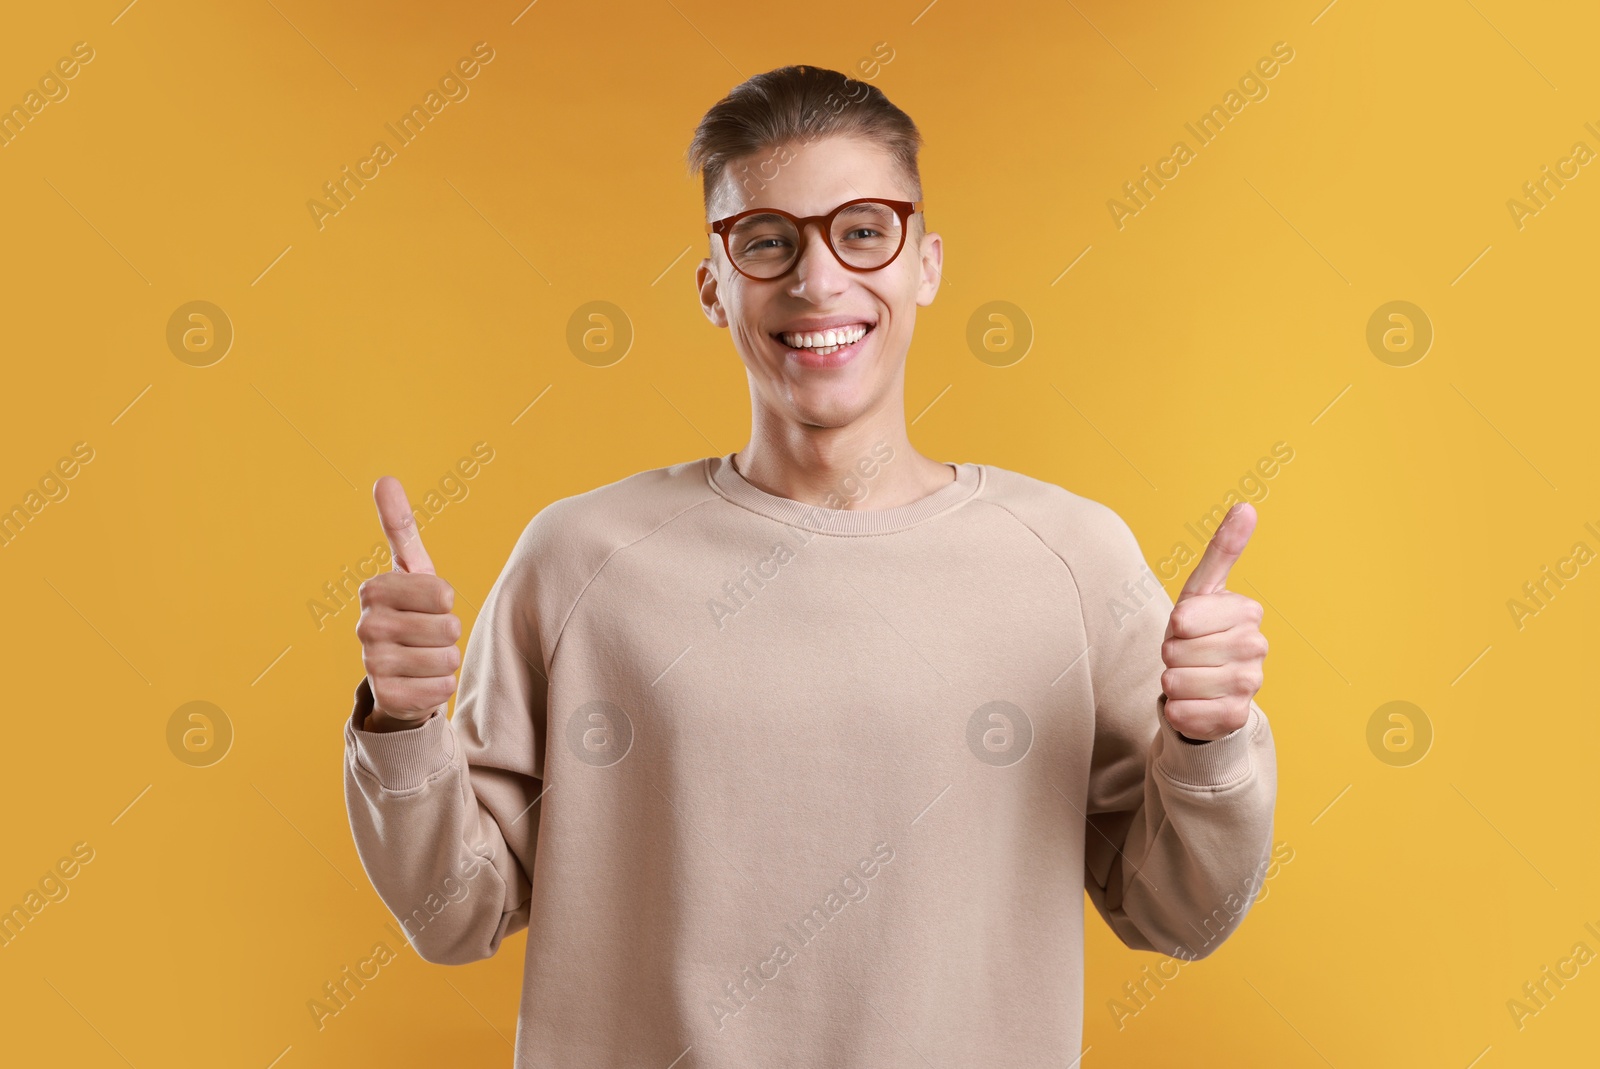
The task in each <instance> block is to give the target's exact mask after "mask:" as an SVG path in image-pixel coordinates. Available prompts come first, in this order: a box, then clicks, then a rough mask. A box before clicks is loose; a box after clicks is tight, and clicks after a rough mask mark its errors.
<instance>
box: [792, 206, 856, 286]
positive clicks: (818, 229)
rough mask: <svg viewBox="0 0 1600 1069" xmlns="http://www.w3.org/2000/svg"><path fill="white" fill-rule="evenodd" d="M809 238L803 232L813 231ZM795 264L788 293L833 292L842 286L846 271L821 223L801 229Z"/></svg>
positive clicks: (811, 224)
mask: <svg viewBox="0 0 1600 1069" xmlns="http://www.w3.org/2000/svg"><path fill="white" fill-rule="evenodd" d="M813 232H814V234H813V236H812V237H811V238H810V239H809V240H808V239H807V237H806V235H807V234H808V233H813ZM796 257H797V258H796V260H795V264H794V274H795V285H793V286H791V287H790V292H792V293H794V294H795V295H796V296H799V295H800V294H802V293H811V294H812V295H816V294H825V293H834V292H837V291H838V290H840V289H842V288H843V286H844V281H845V280H844V277H843V276H845V275H846V274H848V272H847V271H846V270H845V266H844V264H842V263H840V262H839V258H838V257H836V256H835V255H834V254H833V250H832V249H830V248H829V247H828V239H827V236H826V235H824V234H823V232H822V224H821V223H807V224H806V225H805V228H804V229H803V230H802V231H801V232H800V248H799V250H798V251H797V253H796Z"/></svg>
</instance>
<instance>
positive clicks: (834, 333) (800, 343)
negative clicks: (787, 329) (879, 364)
mask: <svg viewBox="0 0 1600 1069" xmlns="http://www.w3.org/2000/svg"><path fill="white" fill-rule="evenodd" d="M867 329H868V328H867V326H866V325H865V324H856V325H855V326H850V327H840V328H836V329H834V330H820V331H811V332H809V333H798V334H796V333H787V334H782V335H780V337H782V338H783V342H784V344H785V345H788V346H789V347H790V348H793V349H821V348H832V347H837V346H843V345H853V344H855V343H856V342H858V341H860V340H861V339H862V338H863V337H864V336H865V335H866V333H867Z"/></svg>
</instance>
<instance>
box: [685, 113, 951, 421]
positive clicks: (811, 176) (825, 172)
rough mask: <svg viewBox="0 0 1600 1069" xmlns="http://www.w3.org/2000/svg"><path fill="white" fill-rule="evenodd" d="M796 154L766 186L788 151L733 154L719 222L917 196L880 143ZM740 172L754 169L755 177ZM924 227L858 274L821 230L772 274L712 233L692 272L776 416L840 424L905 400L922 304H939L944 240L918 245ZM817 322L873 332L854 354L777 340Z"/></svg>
mask: <svg viewBox="0 0 1600 1069" xmlns="http://www.w3.org/2000/svg"><path fill="white" fill-rule="evenodd" d="M787 151H788V154H789V156H790V159H789V162H787V163H785V164H783V165H782V166H781V167H779V168H778V170H777V174H776V175H775V176H774V177H772V178H770V179H767V180H766V181H765V182H764V183H763V181H762V177H761V176H762V175H764V174H765V175H771V174H772V171H773V167H774V165H775V164H774V161H776V160H781V159H783V158H784V157H783V154H782V153H772V154H769V153H762V154H760V155H758V156H752V157H749V158H747V159H744V160H737V161H734V162H733V164H732V165H730V166H729V168H728V170H727V172H726V174H725V177H724V178H723V184H722V189H721V191H720V192H719V194H718V196H717V197H716V199H715V200H714V201H713V203H712V205H711V212H712V214H711V218H713V219H721V218H723V217H725V216H729V215H733V214H735V213H737V212H741V211H745V210H747V209H749V208H781V209H783V210H784V211H787V212H790V213H792V214H794V215H799V216H807V215H823V214H825V213H827V212H830V211H832V210H833V209H834V208H836V207H838V206H839V205H840V204H843V203H844V202H845V201H847V200H854V199H856V198H858V197H882V198H886V199H889V200H911V199H913V198H912V191H911V190H910V189H908V188H906V186H905V184H904V181H903V179H902V177H901V175H900V173H899V171H898V170H897V169H896V167H895V166H894V163H893V161H892V159H891V158H890V156H889V155H888V153H887V152H886V151H885V150H884V149H882V148H880V147H878V146H877V145H875V144H873V143H872V142H869V141H865V140H862V139H860V138H856V137H831V138H824V139H822V140H819V141H815V142H813V143H812V144H810V145H805V146H801V145H790V146H788V147H787ZM763 164H764V165H765V166H763ZM741 176H749V177H748V184H745V183H744V182H743V181H741ZM920 227H921V216H919V215H913V216H911V217H910V218H909V219H908V220H907V224H906V227H905V231H906V240H905V245H904V246H903V247H902V248H901V250H900V253H899V255H898V256H896V257H895V259H894V260H893V262H891V263H890V264H888V266H886V267H882V268H879V269H878V270H876V271H852V270H851V269H849V268H847V267H845V266H844V265H843V264H842V263H840V262H839V260H838V259H837V258H836V257H835V256H834V255H833V253H832V252H830V251H829V250H828V246H827V242H826V239H825V238H824V237H823V235H822V232H821V229H820V227H817V226H808V227H806V229H805V232H804V233H803V234H802V235H801V236H800V247H799V256H798V258H797V259H796V261H795V262H794V264H792V265H791V266H790V268H789V270H788V271H787V272H786V273H785V274H783V275H780V276H779V277H777V278H774V279H770V280H765V281H757V280H755V279H751V278H746V277H745V276H744V275H742V274H740V273H739V272H738V271H737V270H735V269H734V267H733V265H732V264H731V263H729V261H728V257H727V253H726V252H725V251H724V249H723V245H722V238H721V237H720V236H719V235H716V234H712V235H710V238H711V255H710V256H709V257H707V258H706V259H704V260H702V261H701V262H700V267H699V269H698V270H697V271H696V272H695V281H696V284H697V285H698V287H699V290H700V303H701V306H702V308H703V310H704V311H705V313H706V316H707V318H709V319H710V320H711V321H712V322H713V323H715V324H716V325H717V326H719V327H728V328H729V329H730V330H731V331H732V334H733V344H734V347H735V348H736V349H737V350H738V352H739V357H740V359H742V360H743V361H744V364H745V367H746V369H747V370H748V371H749V374H750V378H751V381H752V383H753V384H754V391H755V396H754V398H753V400H755V401H756V402H757V403H759V404H761V405H763V406H765V408H766V409H767V410H768V413H767V414H768V415H771V416H774V417H776V418H778V419H779V420H782V421H786V422H790V423H796V424H801V425H805V426H813V427H843V426H847V425H849V424H851V423H853V422H855V420H857V419H858V418H860V417H861V416H862V415H864V414H867V413H875V412H880V411H882V410H883V407H884V406H885V405H888V404H894V405H903V399H902V397H903V388H902V385H901V384H902V381H903V380H902V379H901V371H902V369H903V368H904V365H905V358H906V352H907V350H908V349H909V348H910V345H911V331H912V328H913V326H914V325H915V323H916V310H917V306H918V305H927V304H931V303H932V302H933V296H934V294H935V293H936V292H937V291H938V289H939V268H940V265H941V264H942V262H943V244H942V242H941V240H940V238H939V235H938V234H924V235H922V236H921V238H920V240H919V239H918V233H919V230H920ZM819 319H826V320H828V321H829V322H832V321H834V320H835V319H838V320H840V321H842V322H846V323H859V324H863V325H866V326H869V327H870V328H871V329H870V330H869V332H868V333H867V335H866V336H865V337H864V338H862V339H861V341H860V342H859V343H858V344H856V345H855V346H854V347H853V352H851V351H849V350H843V351H840V352H837V353H835V354H833V355H831V356H830V355H828V354H826V353H808V352H806V351H805V350H804V349H801V348H796V347H795V346H792V345H790V344H787V343H786V342H785V341H783V340H782V339H781V338H780V337H779V335H782V334H785V333H787V332H789V331H792V330H795V329H799V328H802V327H806V326H808V325H812V324H808V323H807V321H808V320H813V321H814V320H819ZM842 357H843V358H846V359H844V362H843V363H838V361H839V360H840V359H841V358H842Z"/></svg>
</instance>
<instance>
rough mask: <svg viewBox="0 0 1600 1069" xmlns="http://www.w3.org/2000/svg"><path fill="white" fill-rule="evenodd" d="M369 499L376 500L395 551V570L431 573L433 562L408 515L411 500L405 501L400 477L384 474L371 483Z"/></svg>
mask: <svg viewBox="0 0 1600 1069" xmlns="http://www.w3.org/2000/svg"><path fill="white" fill-rule="evenodd" d="M372 499H373V500H374V501H376V502H377V503H378V519H379V521H381V522H382V524H383V534H384V537H385V538H387V539H388V540H389V549H390V551H391V552H392V553H393V554H394V570H395V571H397V572H421V573H422V574H424V575H433V574H434V571H433V561H431V560H429V559H428V551H427V550H425V549H423V548H422V535H421V534H419V533H418V532H417V521H416V518H415V517H413V516H412V515H411V503H410V502H409V501H407V500H406V492H405V489H404V488H403V487H402V486H401V485H400V480H399V479H396V478H395V477H394V476H393V475H385V476H383V477H382V478H381V479H379V480H378V481H377V482H375V483H373V484H372Z"/></svg>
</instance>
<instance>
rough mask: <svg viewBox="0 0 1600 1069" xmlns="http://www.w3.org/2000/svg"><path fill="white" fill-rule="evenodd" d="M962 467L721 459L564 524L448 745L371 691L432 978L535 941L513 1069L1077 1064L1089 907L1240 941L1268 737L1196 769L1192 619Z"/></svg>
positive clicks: (371, 784)
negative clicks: (903, 475)
mask: <svg viewBox="0 0 1600 1069" xmlns="http://www.w3.org/2000/svg"><path fill="white" fill-rule="evenodd" d="M884 462H892V449H890V447H888V446H886V445H883V444H880V445H879V446H878V447H877V448H876V450H875V451H874V455H872V456H868V457H864V458H863V459H862V462H861V464H860V466H859V468H858V470H859V471H860V473H861V478H860V479H859V480H855V481H854V485H853V486H848V487H845V488H844V490H843V492H844V493H847V494H848V493H857V492H859V491H858V489H857V488H858V487H862V486H864V487H867V488H869V489H870V485H871V480H872V479H873V478H874V477H876V476H877V475H878V474H879V473H880V472H881V464H883V463H884ZM952 466H953V467H954V468H955V470H956V472H957V478H956V479H955V480H954V481H953V482H951V483H949V484H947V485H945V486H943V487H941V488H940V489H939V490H937V491H935V492H934V493H932V494H931V495H929V496H927V497H924V498H923V499H921V500H920V501H917V502H914V503H912V504H909V505H904V506H901V507H897V508H889V509H880V510H871V509H831V508H819V507H813V506H809V505H805V504H802V503H800V502H797V501H793V500H790V499H788V498H783V497H778V496H775V495H772V494H769V493H767V492H765V491H763V490H761V489H759V488H757V487H756V486H754V485H753V484H751V483H749V482H747V481H745V479H744V478H743V477H742V476H741V475H740V474H739V473H738V472H737V471H736V470H735V469H734V468H733V465H732V463H731V458H730V457H729V456H723V457H708V458H704V459H700V460H694V461H690V462H685V463H681V464H674V465H672V466H670V467H664V468H658V469H655V470H652V471H645V472H640V473H639V474H637V475H633V476H631V477H629V478H625V479H622V480H619V481H617V482H614V483H611V484H609V485H606V486H602V487H599V488H597V489H594V490H591V491H589V492H587V493H583V494H578V495H575V496H573V497H569V498H564V499H561V500H557V501H554V502H552V503H550V504H549V505H547V506H546V507H545V508H544V509H542V510H541V511H540V512H539V513H538V514H537V515H535V516H534V517H533V519H532V520H531V521H530V522H529V523H528V525H527V527H526V528H525V529H524V530H523V531H522V534H521V536H520V537H519V538H518V540H517V542H516V544H515V546H514V547H513V548H512V550H511V553H510V558H509V560H508V561H507V562H506V565H505V568H504V570H503V571H502V572H501V574H500V576H499V578H498V579H497V580H496V582H495V583H494V585H493V587H492V588H491V589H490V591H489V594H488V596H487V598H486V600H485V601H484V603H483V608H482V610H481V612H480V614H479V616H478V619H477V622H476V624H475V626H473V628H472V630H471V633H470V635H469V637H468V639H467V645H466V650H465V656H464V660H463V664H462V667H461V678H460V687H459V690H458V692H457V695H456V708H455V715H454V717H453V718H449V719H447V718H446V716H445V715H444V707H443V706H441V707H440V709H439V710H438V711H436V712H435V713H434V714H433V715H432V716H431V717H430V718H429V719H428V720H427V721H426V722H425V723H424V724H423V725H422V726H421V727H418V728H415V729H411V730H404V731H395V732H389V733H379V732H367V731H364V730H362V729H361V725H362V724H363V722H364V718H365V716H366V714H367V712H368V711H369V710H370V709H371V706H372V696H371V692H370V690H369V689H368V686H367V683H366V680H365V679H363V680H362V682H361V684H360V685H359V686H358V687H357V689H356V705H355V709H354V711H353V712H352V715H351V717H350V719H349V720H348V721H347V722H346V725H345V748H346V761H345V797H346V802H347V805H348V809H349V816H350V824H351V829H352V832H353V834H354V837H355V842H356V847H357V850H358V852H359V854H360V856H361V861H362V864H363V865H364V866H365V868H366V871H367V875H368V876H369V878H370V879H371V880H372V883H373V885H374V887H375V888H376V889H377V891H378V894H379V896H380V897H381V898H382V899H383V901H384V903H385V905H387V906H388V907H389V909H390V910H391V911H393V913H394V914H395V916H396V918H397V919H398V920H399V921H400V923H401V924H402V925H403V926H404V928H405V931H406V935H407V937H408V938H409V939H410V940H411V943H412V945H413V946H414V947H415V949H416V950H417V952H418V953H419V954H420V955H421V956H422V957H423V958H425V959H426V960H428V961H432V962H439V963H449V964H457V963H463V962H469V961H474V960H477V959H481V958H485V957H488V956H489V955H491V954H493V953H495V951H496V950H497V949H498V948H499V946H500V943H501V941H502V940H503V939H505V938H506V936H508V935H511V934H512V933H514V932H518V931H522V930H524V929H526V931H527V946H526V951H525V954H524V973H523V986H522V999H521V1007H520V1013H519V1021H518V1026H517V1041H516V1061H515V1064H516V1065H517V1066H519V1067H532V1066H540V1067H552V1069H555V1067H559V1069H601V1067H605V1069H623V1067H628V1069H668V1067H669V1066H670V1067H671V1069H752V1067H761V1069H777V1067H787V1066H793V1067H796V1069H799V1067H805V1069H857V1067H859V1069H868V1067H871V1069H902V1067H904V1069H927V1067H928V1066H929V1065H937V1066H939V1067H941V1069H954V1067H968V1066H970V1067H974V1069H977V1067H983V1069H992V1067H996V1066H1006V1067H1011V1066H1017V1067H1021V1066H1047V1065H1049V1066H1068V1065H1073V1064H1076V1063H1075V1059H1076V1058H1077V1057H1078V1056H1079V1052H1080V1050H1081V1028H1082V1016H1083V1001H1084V992H1083V918H1084V914H1085V910H1084V909H1083V899H1082V892H1083V890H1084V889H1086V890H1087V892H1088V895H1089V898H1090V899H1091V900H1092V902H1093V904H1094V906H1095V908H1096V910H1097V911H1098V912H1099V913H1100V915H1101V916H1102V917H1103V918H1104V919H1105V921H1106V923H1108V924H1109V925H1110V926H1111V928H1112V930H1113V931H1114V932H1115V933H1116V934H1117V936H1118V937H1119V938H1120V939H1121V940H1122V941H1123V942H1124V943H1126V944H1127V945H1128V946H1130V947H1135V948H1138V949H1143V950H1152V951H1158V952H1160V953H1162V954H1169V955H1174V956H1181V957H1186V958H1196V957H1203V956H1205V955H1206V954H1209V953H1210V952H1211V951H1212V950H1214V949H1215V948H1216V947H1217V946H1218V945H1219V944H1220V943H1221V942H1222V940H1223V939H1224V938H1226V937H1227V936H1228V935H1229V934H1230V933H1231V932H1232V931H1233V930H1234V929H1235V928H1236V927H1237V926H1238V924H1239V922H1240V920H1241V919H1242V918H1243V916H1244V915H1245V912H1246V911H1247V910H1248V908H1249V904H1250V902H1251V901H1252V900H1253V898H1254V895H1255V893H1256V892H1257V891H1258V890H1259V889H1260V886H1261V882H1262V879H1263V873H1264V872H1265V871H1266V869H1267V866H1268V862H1269V850H1270V846H1271V834H1272V810H1273V802H1274V798H1275V795H1276V784H1277V778H1276V761H1275V755H1274V750H1273V743H1272V733H1271V731H1270V729H1269V728H1268V724H1267V720H1266V717H1265V715H1264V714H1263V713H1262V711H1261V709H1260V707H1259V706H1256V705H1255V704H1254V703H1252V706H1251V709H1250V717H1249V720H1248V722H1247V723H1246V724H1245V726H1243V727H1242V728H1240V729H1239V730H1237V731H1235V732H1233V733H1232V734H1230V735H1228V736H1225V737H1223V738H1221V739H1218V740H1216V741H1214V742H1209V743H1201V744H1194V743H1188V742H1186V741H1184V740H1182V739H1181V738H1180V737H1179V736H1178V734H1177V733H1176V732H1175V731H1174V729H1173V728H1172V727H1171V725H1170V724H1168V723H1167V722H1166V720H1165V719H1164V717H1163V716H1162V714H1161V711H1160V707H1161V702H1162V701H1164V698H1162V696H1161V690H1160V676H1161V672H1162V670H1163V668H1164V666H1163V664H1162V661H1161V656H1160V650H1161V640H1162V636H1163V633H1164V630H1165V627H1166V623H1167V618H1168V616H1169V614H1170V612H1171V609H1172V602H1171V600H1170V598H1169V597H1168V596H1167V594H1166V592H1165V591H1164V590H1163V589H1162V587H1161V586H1160V584H1159V583H1158V582H1157V581H1156V579H1155V577H1154V575H1153V574H1152V573H1151V572H1150V571H1149V569H1148V568H1147V567H1146V565H1145V563H1144V560H1143V558H1142V556H1141V553H1140V550H1139V546H1138V543H1137V542H1136V540H1135V538H1134V535H1133V533H1132V531H1131V530H1130V529H1129V528H1128V526H1127V524H1125V523H1124V522H1123V521H1122V520H1121V519H1120V518H1119V517H1118V516H1117V514H1116V513H1114V512H1113V511H1112V510H1111V509H1109V508H1107V507H1106V506H1105V505H1102V504H1100V503H1098V502H1096V501H1092V500H1089V499H1087V498H1084V497H1080V496H1078V495H1076V494H1073V493H1071V492H1069V491H1067V490H1064V489H1062V488H1061V487H1058V486H1055V485H1052V484H1050V483H1046V482H1042V481H1039V480H1037V479H1033V478H1031V477H1029V476H1026V475H1021V474H1018V473H1016V472H1012V471H1007V470H1005V469H1003V468H997V467H994V466H991V465H985V464H973V463H964V464H957V465H952Z"/></svg>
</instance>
